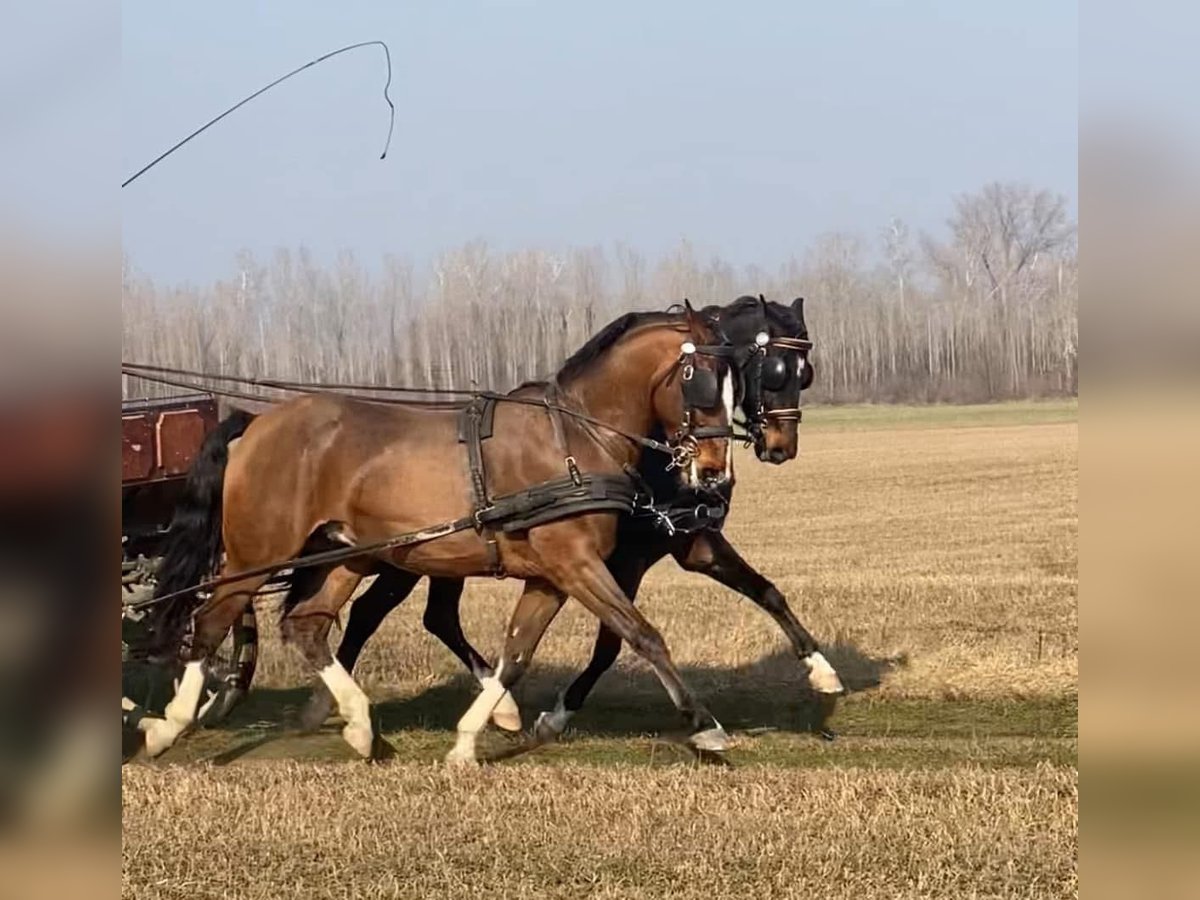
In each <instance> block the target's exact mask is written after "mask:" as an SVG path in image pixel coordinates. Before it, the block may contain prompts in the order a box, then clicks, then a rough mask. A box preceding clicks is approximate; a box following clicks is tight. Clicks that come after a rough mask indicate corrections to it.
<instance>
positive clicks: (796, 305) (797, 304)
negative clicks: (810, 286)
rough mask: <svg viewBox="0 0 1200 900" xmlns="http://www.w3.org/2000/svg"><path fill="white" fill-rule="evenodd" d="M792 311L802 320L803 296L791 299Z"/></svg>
mask: <svg viewBox="0 0 1200 900" xmlns="http://www.w3.org/2000/svg"><path fill="white" fill-rule="evenodd" d="M792 312H794V313H795V314H796V318H798V319H800V320H801V321H803V320H804V298H803V297H797V298H796V299H795V300H793V301H792Z"/></svg>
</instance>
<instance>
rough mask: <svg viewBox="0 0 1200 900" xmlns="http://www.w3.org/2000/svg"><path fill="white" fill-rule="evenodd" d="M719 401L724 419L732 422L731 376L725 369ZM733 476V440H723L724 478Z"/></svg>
mask: <svg viewBox="0 0 1200 900" xmlns="http://www.w3.org/2000/svg"><path fill="white" fill-rule="evenodd" d="M721 401H722V402H723V403H724V404H725V421H726V423H727V424H732V423H733V376H732V375H731V374H730V373H729V371H728V370H727V371H726V372H725V374H724V375H722V376H721ZM732 478H733V441H730V440H726V441H725V480H726V481H729V480H731V479H732Z"/></svg>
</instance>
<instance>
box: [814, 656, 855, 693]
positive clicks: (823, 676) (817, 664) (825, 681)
mask: <svg viewBox="0 0 1200 900" xmlns="http://www.w3.org/2000/svg"><path fill="white" fill-rule="evenodd" d="M804 661H805V662H806V663H807V664H808V681H809V684H811V685H812V687H813V690H815V691H816V692H817V693H819V694H844V693H845V692H846V689H845V688H844V687H842V680H841V679H840V678H838V674H837V672H835V671H834V670H833V666H831V665H830V664H829V660H827V659H826V658H825V657H824V656H823V655H822V654H821V653H820V651H818V652H816V653H810V654H809V655H808V656H806V657H805V658H804Z"/></svg>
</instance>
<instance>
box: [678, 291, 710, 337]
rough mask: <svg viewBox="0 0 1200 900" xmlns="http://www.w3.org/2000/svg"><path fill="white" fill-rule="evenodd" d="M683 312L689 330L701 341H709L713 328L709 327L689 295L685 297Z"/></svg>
mask: <svg viewBox="0 0 1200 900" xmlns="http://www.w3.org/2000/svg"><path fill="white" fill-rule="evenodd" d="M683 314H684V317H685V318H686V319H687V326H688V331H690V332H691V333H692V336H693V337H695V338H697V339H698V340H699V341H700V342H701V343H705V342H706V341H708V339H709V335H710V334H711V331H712V329H710V328H709V325H708V322H706V321H705V319H704V316H702V315H701V314H700V313H698V312H696V308H695V307H694V306H692V301H691V300H689V299H687V297H684V298H683Z"/></svg>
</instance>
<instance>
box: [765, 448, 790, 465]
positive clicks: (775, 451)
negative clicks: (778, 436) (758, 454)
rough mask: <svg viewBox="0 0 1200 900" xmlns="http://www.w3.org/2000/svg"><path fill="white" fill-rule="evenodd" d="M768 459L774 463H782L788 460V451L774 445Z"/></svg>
mask: <svg viewBox="0 0 1200 900" xmlns="http://www.w3.org/2000/svg"><path fill="white" fill-rule="evenodd" d="M767 459H769V460H770V461H771V462H773V463H781V462H786V461H787V451H786V450H784V449H782V448H780V447H772V448H771V450H770V452H768V453H767Z"/></svg>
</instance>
